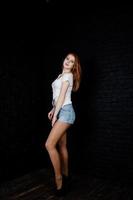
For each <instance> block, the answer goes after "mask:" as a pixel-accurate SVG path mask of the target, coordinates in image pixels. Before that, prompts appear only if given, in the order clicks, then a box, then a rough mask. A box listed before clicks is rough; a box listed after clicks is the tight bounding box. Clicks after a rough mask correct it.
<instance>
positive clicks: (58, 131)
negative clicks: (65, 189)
mask: <svg viewBox="0 0 133 200" xmlns="http://www.w3.org/2000/svg"><path fill="white" fill-rule="evenodd" d="M69 127H70V124H67V123H64V122H61V121H59V120H57V121H56V123H55V124H54V126H53V127H52V130H51V131H50V134H49V136H48V139H47V141H46V143H45V147H46V149H47V151H48V153H49V156H50V159H51V162H52V165H53V167H54V173H55V179H56V184H57V189H59V188H60V187H61V185H62V179H61V177H62V174H61V163H60V157H59V153H58V151H57V149H56V144H57V142H58V141H59V139H60V138H61V137H62V136H63V135H64V133H65V131H66V130H67V129H68V128H69Z"/></svg>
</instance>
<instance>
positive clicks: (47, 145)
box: [45, 141, 54, 151]
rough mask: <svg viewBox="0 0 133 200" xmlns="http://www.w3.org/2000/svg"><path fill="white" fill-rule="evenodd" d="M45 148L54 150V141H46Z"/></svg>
mask: <svg viewBox="0 0 133 200" xmlns="http://www.w3.org/2000/svg"><path fill="white" fill-rule="evenodd" d="M45 148H46V149H47V150H48V151H49V150H52V149H53V148H54V145H53V144H52V142H50V141H46V143H45Z"/></svg>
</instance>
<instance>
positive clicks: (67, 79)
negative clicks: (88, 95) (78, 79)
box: [62, 74, 71, 84]
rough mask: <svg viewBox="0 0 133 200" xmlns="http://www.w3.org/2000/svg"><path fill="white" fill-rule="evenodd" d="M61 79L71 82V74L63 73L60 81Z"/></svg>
mask: <svg viewBox="0 0 133 200" xmlns="http://www.w3.org/2000/svg"><path fill="white" fill-rule="evenodd" d="M63 81H68V82H69V84H71V74H64V75H63V77H62V82H63Z"/></svg>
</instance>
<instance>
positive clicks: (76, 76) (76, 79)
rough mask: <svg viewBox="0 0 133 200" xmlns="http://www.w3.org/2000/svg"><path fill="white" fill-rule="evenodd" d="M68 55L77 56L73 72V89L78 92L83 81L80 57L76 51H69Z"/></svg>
mask: <svg viewBox="0 0 133 200" xmlns="http://www.w3.org/2000/svg"><path fill="white" fill-rule="evenodd" d="M68 55H73V56H74V58H75V62H74V65H73V68H72V70H71V72H72V73H73V89H72V91H74V92H76V91H77V90H78V89H79V86H80V82H81V73H82V72H81V64H80V60H79V57H78V55H77V54H76V53H69V54H68Z"/></svg>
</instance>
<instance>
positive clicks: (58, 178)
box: [55, 175, 62, 190]
mask: <svg viewBox="0 0 133 200" xmlns="http://www.w3.org/2000/svg"><path fill="white" fill-rule="evenodd" d="M55 182H56V188H57V189H58V190H59V189H60V188H61V187H62V175H60V176H55Z"/></svg>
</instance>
